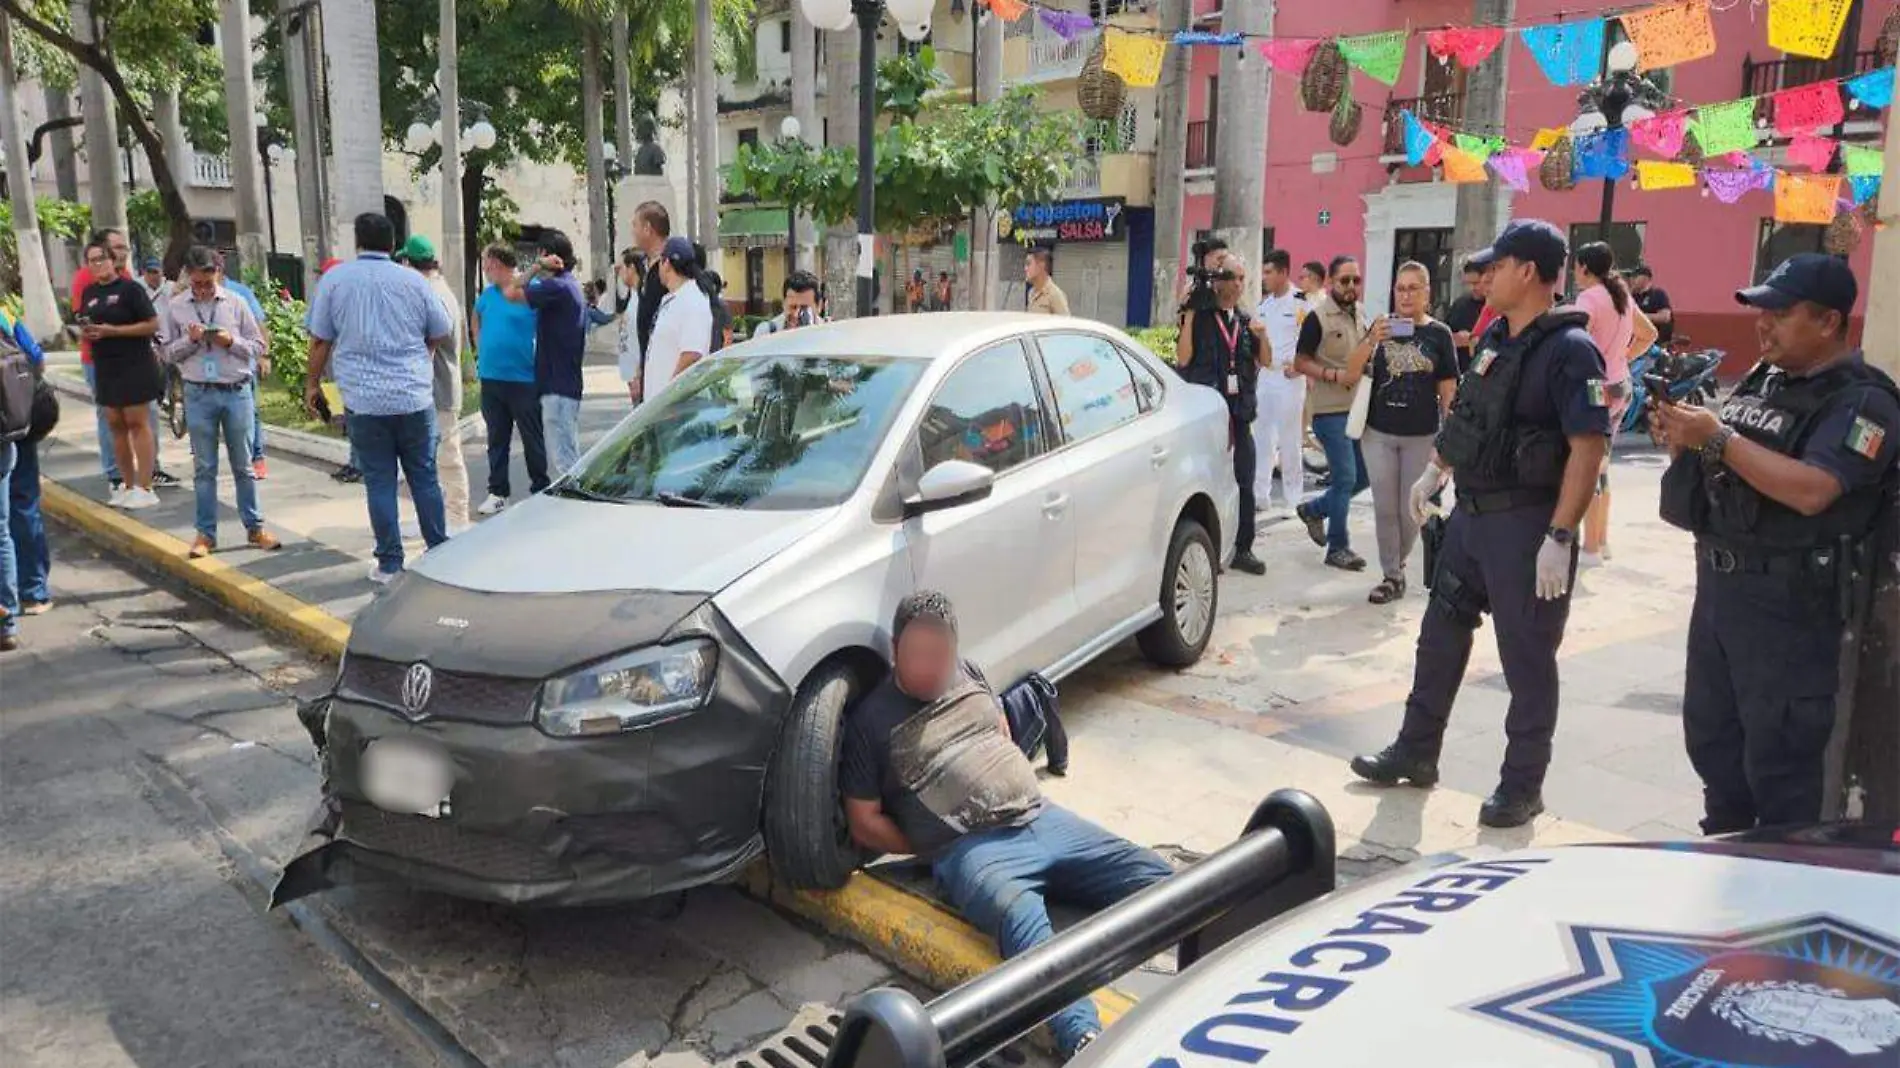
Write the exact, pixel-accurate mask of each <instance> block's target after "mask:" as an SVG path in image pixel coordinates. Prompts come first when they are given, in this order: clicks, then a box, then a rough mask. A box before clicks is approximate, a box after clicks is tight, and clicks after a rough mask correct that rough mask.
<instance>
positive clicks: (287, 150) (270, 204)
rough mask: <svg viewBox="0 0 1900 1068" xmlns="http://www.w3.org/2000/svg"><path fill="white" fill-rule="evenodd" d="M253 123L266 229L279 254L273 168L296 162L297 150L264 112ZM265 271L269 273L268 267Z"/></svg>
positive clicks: (273, 246) (273, 253) (272, 252)
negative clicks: (288, 143) (262, 173)
mask: <svg viewBox="0 0 1900 1068" xmlns="http://www.w3.org/2000/svg"><path fill="white" fill-rule="evenodd" d="M251 122H252V125H254V126H256V127H257V159H258V162H259V163H260V164H262V168H261V169H262V170H263V172H264V229H265V234H266V236H267V237H268V238H269V244H270V251H271V255H273V256H275V255H276V254H277V190H276V187H275V185H274V184H273V183H272V181H271V170H272V168H274V167H275V166H276V165H277V164H279V163H294V162H296V159H297V152H296V150H295V149H293V148H291V147H290V146H289V145H286V144H285V143H284V135H283V134H280V133H278V132H277V131H276V130H273V129H271V126H270V123H269V122H267V121H265V118H264V116H263V114H262V113H261V112H260V113H256V114H253V115H252V116H251ZM265 273H266V274H268V273H269V269H268V268H266V270H265Z"/></svg>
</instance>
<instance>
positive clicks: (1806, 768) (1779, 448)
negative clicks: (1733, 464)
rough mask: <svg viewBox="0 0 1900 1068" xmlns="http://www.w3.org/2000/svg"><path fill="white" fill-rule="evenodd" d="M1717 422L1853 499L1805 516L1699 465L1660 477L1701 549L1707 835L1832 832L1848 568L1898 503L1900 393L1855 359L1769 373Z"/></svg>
mask: <svg viewBox="0 0 1900 1068" xmlns="http://www.w3.org/2000/svg"><path fill="white" fill-rule="evenodd" d="M1720 414H1721V419H1722V422H1723V423H1724V424H1726V425H1728V426H1730V427H1733V428H1734V430H1735V433H1736V435H1737V436H1739V437H1745V438H1747V439H1748V440H1750V441H1752V442H1754V443H1756V444H1757V445H1761V446H1764V447H1766V448H1769V449H1773V450H1774V451H1775V452H1778V453H1781V454H1782V455H1784V456H1793V457H1798V458H1799V459H1800V460H1801V461H1802V462H1803V463H1808V464H1812V465H1813V466H1815V467H1818V468H1820V469H1821V470H1823V471H1826V472H1827V473H1828V474H1830V475H1832V476H1834V478H1835V479H1836V480H1837V481H1838V482H1839V483H1840V485H1841V491H1842V492H1841V496H1840V498H1839V499H1838V500H1836V501H1835V502H1834V504H1833V505H1832V506H1830V507H1829V508H1828V509H1827V511H1825V512H1822V513H1821V514H1820V515H1816V516H1803V515H1801V514H1800V513H1799V512H1796V511H1795V510H1794V509H1792V508H1789V507H1787V506H1785V505H1782V504H1780V503H1777V502H1776V501H1774V500H1772V499H1770V498H1769V497H1768V496H1766V495H1765V494H1763V493H1761V492H1759V491H1757V490H1756V489H1755V488H1754V487H1752V486H1750V485H1749V484H1748V483H1747V482H1746V481H1744V480H1742V479H1741V478H1740V477H1739V476H1737V475H1736V474H1735V473H1734V472H1733V471H1731V470H1729V469H1728V468H1726V467H1723V466H1720V465H1711V464H1709V463H1708V462H1707V461H1705V460H1704V459H1703V458H1702V456H1701V455H1700V454H1699V453H1697V452H1695V451H1692V450H1684V451H1683V452H1682V453H1681V454H1680V455H1678V456H1677V457H1676V459H1675V460H1674V462H1672V463H1671V464H1670V466H1669V470H1668V471H1667V473H1665V475H1664V476H1663V492H1662V516H1663V518H1664V519H1665V520H1667V521H1669V522H1670V523H1673V524H1675V525H1676V526H1679V527H1682V528H1683V529H1685V530H1688V531H1690V532H1692V533H1693V534H1695V538H1696V594H1695V607H1694V608H1693V609H1692V610H1691V613H1690V617H1689V662H1688V673H1687V678H1686V679H1685V681H1684V683H1683V693H1682V726H1683V734H1684V736H1685V740H1686V742H1687V745H1688V750H1689V760H1690V762H1691V763H1692V764H1694V765H1695V769H1696V773H1697V774H1698V775H1700V776H1701V777H1702V793H1703V803H1704V812H1705V815H1704V818H1703V820H1702V830H1703V832H1704V833H1705V834H1722V833H1725V832H1729V831H1739V830H1746V829H1748V828H1750V827H1754V826H1757V825H1763V826H1766V825H1770V824H1778V823H1806V822H1812V821H1814V820H1817V819H1820V817H1821V808H1822V797H1821V783H1822V762H1823V753H1824V751H1825V750H1826V748H1827V741H1828V735H1829V734H1830V732H1831V731H1832V730H1833V726H1834V697H1835V691H1836V689H1837V687H1838V686H1839V662H1840V661H1839V657H1840V642H1841V630H1842V627H1843V625H1844V619H1845V612H1844V606H1845V604H1846V602H1847V598H1848V597H1850V596H1851V595H1852V586H1851V581H1850V578H1849V576H1850V575H1851V570H1849V568H1850V558H1851V557H1852V556H1853V554H1854V552H1855V550H1856V549H1857V548H1858V546H1859V544H1860V543H1862V542H1864V541H1865V540H1866V539H1867V538H1868V536H1869V535H1870V534H1871V533H1872V532H1873V531H1874V528H1875V523H1876V520H1877V518H1878V516H1879V515H1880V514H1881V513H1882V510H1883V508H1884V507H1885V503H1884V498H1885V495H1886V494H1890V493H1892V492H1893V489H1894V485H1895V479H1896V474H1895V463H1894V454H1895V447H1896V441H1897V440H1900V394H1896V392H1895V389H1894V384H1893V382H1892V380H1890V379H1889V378H1888V377H1887V376H1886V375H1885V374H1882V373H1881V372H1880V371H1879V370H1876V369H1874V368H1870V367H1868V366H1867V365H1866V363H1865V362H1863V360H1862V359H1861V357H1860V355H1859V354H1858V353H1856V354H1854V355H1853V356H1852V357H1850V358H1848V359H1846V360H1843V361H1841V362H1839V363H1837V364H1835V365H1833V366H1832V367H1829V368H1828V369H1826V370H1823V371H1821V372H1819V373H1817V374H1811V375H1803V376H1796V375H1791V374H1788V373H1786V372H1784V371H1780V370H1776V369H1775V368H1773V367H1770V366H1769V365H1768V364H1766V363H1762V364H1757V365H1756V367H1755V369H1754V370H1753V371H1751V372H1750V373H1749V375H1748V377H1747V378H1745V379H1743V380H1742V383H1741V385H1739V386H1737V387H1736V388H1735V391H1734V392H1733V393H1732V394H1730V396H1729V398H1728V399H1727V400H1726V401H1724V402H1723V404H1722V408H1721V413H1720Z"/></svg>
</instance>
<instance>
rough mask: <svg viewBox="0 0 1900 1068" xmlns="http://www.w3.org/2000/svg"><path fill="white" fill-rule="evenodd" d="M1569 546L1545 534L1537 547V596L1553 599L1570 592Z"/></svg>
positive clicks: (1547, 599)
mask: <svg viewBox="0 0 1900 1068" xmlns="http://www.w3.org/2000/svg"><path fill="white" fill-rule="evenodd" d="M1570 548H1571V547H1570V546H1568V545H1559V544H1557V540H1556V539H1555V538H1552V537H1550V536H1549V535H1545V537H1544V544H1542V545H1540V546H1538V548H1537V596H1538V597H1540V598H1542V599H1544V600H1546V601H1554V600H1557V599H1558V598H1559V597H1562V596H1563V595H1564V594H1566V593H1569V592H1570Z"/></svg>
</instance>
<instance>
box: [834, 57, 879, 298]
mask: <svg viewBox="0 0 1900 1068" xmlns="http://www.w3.org/2000/svg"><path fill="white" fill-rule="evenodd" d="M857 84H858V29H857V27H856V26H853V27H852V28H850V29H848V30H845V31H844V32H842V33H830V34H828V35H827V36H826V37H825V113H826V115H827V120H826V125H827V128H828V133H827V135H826V138H825V143H826V144H827V145H836V146H839V147H841V148H848V149H850V150H851V151H853V152H856V151H857V147H858V94H857V91H856V90H855V88H854V87H855V86H856V85H857ZM857 270H858V224H857V221H856V220H855V219H840V220H839V221H838V222H836V223H834V224H832V226H831V227H830V228H829V229H828V230H826V231H825V298H826V304H827V310H828V311H829V313H830V316H831V318H833V319H849V318H851V317H852V316H854V315H856V314H858V298H857V285H858V282H857V277H858V276H857ZM864 312H865V314H869V313H870V309H869V308H866V309H864Z"/></svg>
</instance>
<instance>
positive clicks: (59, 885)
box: [0, 531, 891, 1068]
mask: <svg viewBox="0 0 1900 1068" xmlns="http://www.w3.org/2000/svg"><path fill="white" fill-rule="evenodd" d="M53 555H54V576H53V578H54V587H55V596H56V597H57V598H58V600H57V605H56V607H55V609H54V610H53V611H52V612H51V613H49V614H47V615H45V616H41V617H37V618H34V619H30V620H27V621H26V623H27V624H28V626H27V628H26V630H25V637H26V641H27V645H26V647H25V648H24V649H22V650H21V651H18V652H15V653H9V654H4V655H3V656H0V1064H5V1065H7V1066H9V1068H35V1066H42V1065H44V1066H55V1065H57V1066H59V1068H95V1066H97V1068H106V1066H112V1068H118V1066H124V1065H137V1066H140V1068H177V1066H189V1065H298V1066H314V1065H339V1066H341V1065H349V1066H383V1065H391V1066H395V1065H410V1064H416V1065H430V1064H457V1065H470V1064H480V1065H490V1066H502V1065H537V1066H546V1065H559V1066H570V1065H571V1066H587V1068H593V1066H620V1065H644V1064H647V1063H654V1064H657V1065H662V1066H665V1068H692V1066H694V1065H697V1064H704V1063H707V1062H714V1061H722V1060H727V1059H730V1058H732V1057H734V1056H736V1055H739V1054H743V1053H745V1052H747V1051H749V1050H751V1049H753V1048H755V1047H756V1046H757V1045H758V1044H759V1043H760V1042H761V1041H764V1040H769V1039H771V1038H773V1037H774V1036H775V1034H777V1033H778V1032H780V1031H781V1030H782V1029H784V1028H786V1027H787V1026H789V1025H792V1024H793V1022H794V1017H795V1016H796V1017H798V1018H797V1021H796V1022H797V1024H798V1025H799V1026H801V1027H802V1026H804V1025H805V1024H807V1023H811V1022H818V1021H821V1020H822V1018H823V1016H824V1015H825V1014H826V1013H827V1012H828V1011H829V1009H830V1007H832V1006H835V1005H837V1004H838V1003H839V1002H840V1001H842V1000H843V999H844V998H847V997H849V996H850V995H851V994H853V993H856V992H858V991H860V990H863V989H866V988H869V987H871V986H874V985H879V984H881V983H885V982H889V981H891V977H890V975H889V974H888V972H887V971H886V969H885V968H884V967H883V966H882V965H880V964H878V963H877V962H875V961H873V960H872V959H870V958H869V957H868V956H866V955H864V954H863V953H861V952H859V951H857V950H854V949H852V948H850V947H848V946H845V945H843V944H840V943H838V942H836V941H835V940H831V939H828V938H826V937H824V936H821V935H819V934H815V933H813V932H811V931H809V930H807V929H804V928H802V927H800V926H798V925H796V924H794V923H793V922H792V921H790V920H788V919H786V918H784V917H782V916H780V915H779V914H777V913H774V912H772V911H769V910H767V909H765V908H764V907H762V906H760V905H758V904H756V903H755V902H753V901H751V900H750V899H747V898H745V897H743V896H741V895H739V894H738V893H737V892H735V891H732V890H729V889H724V888H712V889H708V890H704V891H699V892H694V893H691V894H687V895H684V896H682V897H678V898H674V899H669V900H666V901H661V902H657V903H652V904H649V905H646V906H642V907H639V908H621V909H590V910H569V911H540V912H523V911H513V910H507V909H501V908H493V907H488V906H482V905H472V904H469V903H466V902H458V901H453V900H450V899H446V898H442V897H438V896H433V895H428V894H420V893H412V892H408V891H404V890H399V889H385V888H376V889H355V890H349V891H338V892H333V893H330V894H327V895H322V896H320V897H317V898H312V899H306V900H305V901H303V902H299V903H296V904H293V906H291V907H290V908H288V909H284V910H279V911H277V912H274V913H272V912H266V911H265V910H264V904H265V899H266V896H267V893H268V887H269V885H270V882H271V880H272V879H273V877H274V875H275V872H276V871H277V869H278V867H279V865H280V864H281V862H282V860H283V859H284V858H286V857H287V856H289V855H290V854H291V853H292V852H293V851H294V849H295V848H296V845H297V843H298V841H299V840H300V838H301V837H302V833H303V829H304V821H305V819H306V817H307V816H308V814H309V810H310V809H311V807H312V805H313V803H314V800H315V798H316V790H317V775H316V769H315V767H314V764H313V760H314V754H313V752H312V749H311V746H310V743H309V740H308V738H307V737H306V736H305V735H304V733H303V731H302V729H301V727H299V726H298V724H297V722H296V719H295V715H294V710H295V701H294V695H295V694H297V693H299V692H304V693H308V692H311V691H312V690H313V689H315V688H317V687H320V686H321V684H322V682H323V681H324V679H325V675H326V674H327V671H328V670H329V669H328V668H327V667H325V666H323V665H321V664H318V663H315V662H312V661H310V660H307V659H305V658H303V657H302V656H300V655H299V654H296V653H294V652H291V651H288V650H287V649H285V648H283V647H280V646H279V645H277V644H275V643H274V642H273V641H272V640H271V639H270V638H269V637H268V636H266V635H262V634H260V633H258V632H257V631H255V630H253V629H251V628H250V627H248V626H247V625H245V624H243V623H241V622H238V621H235V620H233V619H231V618H229V617H227V616H224V615H222V614H221V613H219V612H218V611H216V610H214V609H213V608H212V607H210V606H209V605H208V604H206V603H205V602H202V601H199V600H196V599H194V598H192V597H190V596H188V595H183V594H180V593H177V592H175V591H172V590H168V589H165V588H162V587H160V586H158V585H157V584H156V582H155V580H154V579H152V578H151V577H150V576H147V575H145V574H143V573H140V572H135V571H133V570H131V569H129V568H128V567H127V566H125V565H123V564H122V563H120V562H118V561H116V560H114V559H110V558H106V557H102V556H101V555H100V554H99V553H98V552H97V551H96V550H94V549H93V548H92V547H91V546H90V545H89V544H87V543H85V542H83V541H80V540H79V539H77V538H76V537H73V536H70V535H67V534H65V533H63V532H59V531H55V540H54V546H53Z"/></svg>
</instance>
